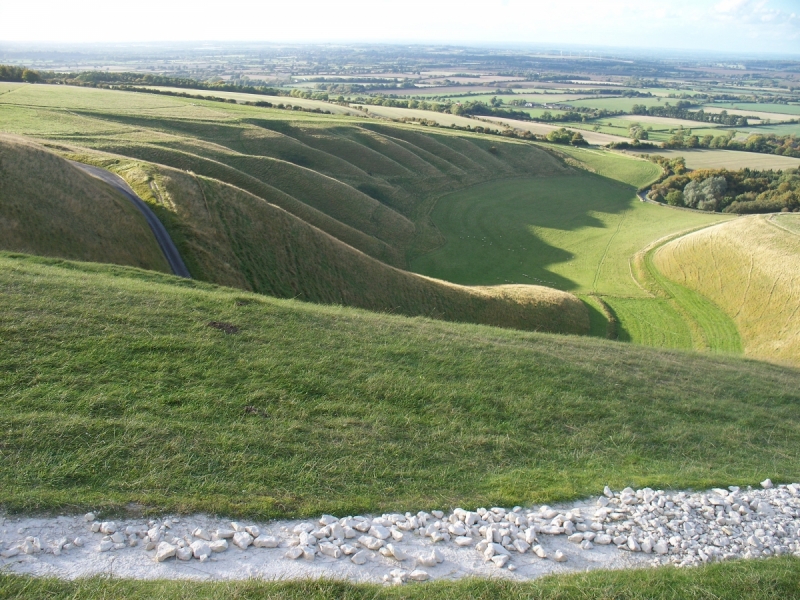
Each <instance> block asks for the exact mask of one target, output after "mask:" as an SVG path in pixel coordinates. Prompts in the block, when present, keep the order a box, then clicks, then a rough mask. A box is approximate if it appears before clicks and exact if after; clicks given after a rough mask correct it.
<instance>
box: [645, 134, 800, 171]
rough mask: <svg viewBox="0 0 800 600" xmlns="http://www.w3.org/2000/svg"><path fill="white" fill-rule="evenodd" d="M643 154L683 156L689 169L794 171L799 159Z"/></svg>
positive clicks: (745, 154)
mask: <svg viewBox="0 0 800 600" xmlns="http://www.w3.org/2000/svg"><path fill="white" fill-rule="evenodd" d="M759 129H760V128H759ZM636 152H639V151H638V150H637V151H636ZM643 152H645V153H648V154H658V155H660V156H666V157H668V158H673V157H676V156H683V157H684V158H685V159H686V166H687V167H689V168H690V169H731V170H736V169H744V168H749V169H796V168H798V167H800V158H792V157H790V156H778V155H776V154H759V153H756V152H739V151H737V150H703V149H700V150H689V149H681V150H666V149H661V148H655V149H652V150H643Z"/></svg>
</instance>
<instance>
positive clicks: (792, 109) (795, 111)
mask: <svg viewBox="0 0 800 600" xmlns="http://www.w3.org/2000/svg"><path fill="white" fill-rule="evenodd" d="M713 106H714V107H720V108H724V109H726V110H728V112H730V110H729V109H735V110H744V111H750V110H754V111H757V112H762V113H766V114H773V113H779V114H782V115H795V117H797V116H800V104H767V103H762V102H751V103H749V104H748V103H747V102H735V103H734V102H731V103H727V104H726V103H724V102H715V103H714V104H713Z"/></svg>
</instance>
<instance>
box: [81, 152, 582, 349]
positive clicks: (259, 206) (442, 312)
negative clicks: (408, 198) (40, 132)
mask: <svg viewBox="0 0 800 600" xmlns="http://www.w3.org/2000/svg"><path fill="white" fill-rule="evenodd" d="M84 158H85V159H93V160H94V162H95V163H97V164H106V165H107V166H111V167H112V168H114V169H115V170H117V171H118V172H119V173H120V174H122V175H124V176H125V177H126V178H127V179H128V180H129V181H131V182H133V183H134V184H135V187H136V189H137V191H138V192H139V193H140V194H141V196H142V197H144V198H147V199H149V200H150V202H151V204H154V205H155V206H156V207H157V210H158V212H159V214H160V215H162V218H163V220H164V222H165V223H167V224H168V226H169V227H170V229H171V230H172V231H174V232H175V234H176V238H177V240H178V242H177V243H178V244H179V248H180V249H181V252H182V254H183V255H184V256H185V257H186V260H187V261H188V264H189V265H190V269H191V270H192V272H193V273H196V277H199V278H200V279H203V280H205V281H212V282H215V283H219V284H222V285H228V286H232V287H237V288H241V289H245V290H251V291H256V292H259V293H262V294H269V295H271V296H277V297H283V298H296V299H300V300H306V301H311V302H321V303H326V304H343V305H346V306H356V307H360V308H366V309H370V310H375V311H380V312H392V313H398V314H405V315H411V316H414V315H424V316H428V317H433V318H439V319H444V320H448V321H462V322H472V323H482V324H486V325H497V326H502V327H514V328H517V329H525V330H539V331H553V332H562V333H585V332H586V331H587V330H588V318H587V313H586V309H585V307H584V306H583V305H582V304H581V303H580V301H579V300H578V299H577V298H575V297H574V296H572V295H571V294H567V293H564V292H560V291H558V290H554V289H551V288H546V287H541V286H531V285H527V286H523V285H516V286H513V285H508V286H493V287H465V286H458V285H453V284H450V283H447V282H444V281H437V280H434V279H429V278H426V277H421V276H419V275H416V274H413V273H409V272H407V271H402V270H400V269H396V268H393V267H390V266H387V265H385V264H383V263H381V262H379V261H377V260H375V259H373V258H371V257H370V256H367V255H365V254H363V253H361V252H358V251H357V250H354V249H353V248H352V247H350V246H348V245H346V244H344V243H342V242H340V241H339V240H337V239H336V238H333V237H332V236H329V235H327V234H325V233H324V232H322V231H320V230H319V229H317V228H315V227H312V226H310V225H309V224H307V223H305V222H303V221H302V220H300V219H298V218H297V217H295V216H294V215H292V214H290V213H288V212H286V211H284V210H282V209H280V208H278V207H276V206H274V205H272V204H270V203H267V202H265V201H264V200H263V199H262V198H259V197H256V196H254V195H252V194H250V193H248V192H246V191H244V190H241V189H238V188H235V187H233V186H230V185H228V184H225V183H222V182H220V181H217V180H214V179H209V178H206V177H202V176H198V175H191V174H187V173H185V172H182V171H177V170H175V169H170V168H166V167H156V166H154V165H150V164H142V163H137V162H135V161H125V160H122V161H120V160H119V159H113V158H112V159H107V158H105V159H104V158H103V157H102V156H97V155H93V156H92V155H90V156H85V157H84ZM162 198H164V200H162Z"/></svg>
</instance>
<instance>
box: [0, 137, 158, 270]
mask: <svg viewBox="0 0 800 600" xmlns="http://www.w3.org/2000/svg"><path fill="white" fill-rule="evenodd" d="M0 249H2V250H13V251H18V252H28V253H31V254H40V255H44V256H59V257H64V258H72V259H76V260H89V261H102V262H109V263H116V264H120V265H129V266H134V267H141V268H145V269H153V270H156V271H162V272H165V273H169V272H170V269H169V266H168V265H167V262H166V259H165V258H164V255H163V254H162V252H161V249H160V248H159V246H158V243H157V242H156V240H155V237H154V236H153V233H152V231H151V230H150V227H149V226H148V225H147V222H146V221H145V219H144V217H143V216H142V215H141V213H140V212H139V211H138V210H137V209H136V207H134V206H133V204H131V202H130V201H129V200H128V199H127V198H124V197H123V196H122V195H121V194H119V193H117V192H116V191H115V190H114V189H113V188H111V187H110V186H109V185H107V184H105V183H103V182H101V181H99V180H97V179H95V178H94V177H91V176H89V175H87V174H85V173H83V172H81V171H80V170H79V169H76V168H75V167H73V166H72V165H70V164H69V163H68V162H67V161H65V160H64V159H62V158H60V157H58V156H56V155H54V154H52V153H51V152H48V151H47V150H46V149H45V148H43V147H41V146H39V145H38V144H33V143H31V142H29V141H26V140H25V139H24V138H19V137H16V136H7V135H0Z"/></svg>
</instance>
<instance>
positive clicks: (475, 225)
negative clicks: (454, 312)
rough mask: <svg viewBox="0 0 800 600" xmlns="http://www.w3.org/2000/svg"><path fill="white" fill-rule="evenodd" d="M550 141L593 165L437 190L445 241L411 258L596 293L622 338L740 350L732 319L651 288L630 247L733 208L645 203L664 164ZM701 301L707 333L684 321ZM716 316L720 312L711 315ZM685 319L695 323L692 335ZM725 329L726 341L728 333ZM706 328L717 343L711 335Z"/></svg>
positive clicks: (495, 278) (481, 275)
mask: <svg viewBox="0 0 800 600" xmlns="http://www.w3.org/2000/svg"><path fill="white" fill-rule="evenodd" d="M554 150H555V151H557V152H558V153H560V154H562V155H564V156H566V157H567V158H568V160H571V161H573V162H574V161H578V162H579V163H580V164H581V165H583V166H584V167H586V168H589V169H591V170H593V171H594V172H595V173H593V174H592V173H581V172H579V173H578V174H577V175H569V176H556V177H549V178H541V179H517V180H508V181H504V182H495V183H492V184H485V185H479V186H475V187H473V188H470V189H468V190H465V191H462V192H457V193H454V194H451V195H448V196H445V197H443V198H441V199H440V200H439V201H438V203H437V204H436V206H435V207H434V210H433V212H432V214H431V218H432V220H433V222H434V223H435V224H436V226H437V227H438V228H439V230H440V231H441V233H442V235H443V236H444V237H445V239H446V240H447V242H446V243H445V244H444V245H443V246H441V247H440V248H439V249H437V250H434V251H432V252H430V253H428V254H425V255H422V256H420V257H419V258H417V259H416V260H414V261H413V262H412V264H411V267H412V269H414V270H415V271H417V272H419V273H423V274H425V275H430V276H432V277H438V278H441V279H446V280H448V281H454V282H457V283H461V284H467V285H476V284H483V285H488V284H492V283H494V284H499V283H536V284H540V285H548V286H552V287H556V288H559V289H563V290H568V291H572V292H574V293H578V294H582V295H586V294H597V295H599V296H601V297H602V298H603V299H604V300H605V301H606V302H607V303H608V304H609V306H611V307H612V308H613V309H614V310H617V308H618V309H619V312H618V314H617V317H618V320H619V332H618V334H619V335H618V339H620V340H623V341H632V342H635V343H639V344H644V345H650V346H659V347H667V348H692V347H697V348H706V347H709V346H713V347H718V346H719V347H720V349H723V347H724V349H726V350H730V351H737V349H740V344H738V343H737V342H736V339H738V337H737V335H738V334H737V333H736V328H735V327H733V329H731V328H730V327H727V328H723V329H719V327H718V325H720V323H721V322H722V321H724V322H725V323H726V324H727V325H730V323H729V322H728V321H729V320H728V319H727V318H725V317H724V315H723V314H721V313H718V312H714V311H712V310H711V309H710V308H709V307H708V306H707V305H706V304H705V303H703V301H702V298H692V299H689V298H685V300H686V302H685V303H684V304H685V305H686V308H685V309H679V308H678V307H676V306H672V305H671V304H670V303H669V302H667V301H666V300H664V299H659V298H657V297H653V295H652V294H651V293H650V292H649V291H647V290H646V289H645V288H643V287H642V286H641V285H640V283H639V282H638V281H637V280H636V279H635V278H634V274H633V271H632V269H631V261H632V259H633V257H634V255H636V253H637V252H638V251H639V250H641V249H642V248H643V247H645V246H647V245H648V244H649V243H650V242H651V241H653V240H656V239H659V238H661V237H663V236H666V235H669V234H671V233H674V232H678V231H682V230H686V229H690V228H696V227H698V226H704V225H709V224H712V223H715V222H718V221H722V220H726V219H730V218H731V217H728V216H722V215H714V214H703V213H691V212H688V211H677V210H671V209H668V208H665V207H659V206H653V205H651V204H644V203H642V202H639V200H638V199H637V198H636V188H637V187H640V186H642V185H646V184H647V183H649V182H650V181H652V180H653V179H655V178H656V177H657V176H658V174H659V172H660V169H659V168H658V167H657V166H656V165H654V164H653V163H650V162H648V161H644V160H636V159H630V158H628V157H625V156H622V155H620V154H618V153H614V152H608V151H601V150H593V149H580V148H571V147H557V148H555V149H554ZM670 285H671V283H670ZM658 289H659V290H660V289H661V288H660V287H659V288H658ZM684 291H685V292H686V293H683V291H682V292H681V293H678V292H675V295H677V296H680V298H682V299H684V296H686V294H688V293H689V290H684ZM587 304H588V305H589V307H590V309H591V306H592V304H591V302H588V303H587ZM682 306H683V305H682ZM695 309H696V310H697V311H699V313H700V314H699V315H698V319H700V320H701V321H702V322H703V323H704V324H705V325H706V326H707V328H708V333H707V334H701V333H699V332H700V331H701V330H702V331H705V329H703V328H702V327H701V326H700V325H697V324H696V321H693V320H689V321H687V322H684V321H685V320H686V319H691V317H690V314H691V313H692V311H693V310H695ZM681 310H683V311H684V312H681ZM686 311H688V312H686ZM710 315H714V316H716V317H718V318H717V319H711V321H708V318H706V317H709V316H710ZM590 317H591V318H592V325H591V327H592V333H593V335H598V334H599V333H600V332H602V331H603V326H602V324H601V322H600V321H601V319H602V316H601V315H600V314H598V313H596V312H592V311H591V310H590ZM704 318H705V320H704ZM709 318H710V317H709ZM712 324H713V326H712ZM687 327H689V328H692V327H694V329H695V330H696V333H695V337H694V342H693V338H692V335H690V334H689V333H690V332H689V330H687ZM714 332H716V334H717V337H715V333H714ZM726 334H730V335H729V338H730V340H729V341H730V347H728V346H726V345H725V344H727V343H728V342H725V341H723V339H722V338H724V337H725V335H726ZM707 336H711V339H712V342H710V343H706V337H707ZM718 336H722V338H720V339H718ZM715 340H716V341H715Z"/></svg>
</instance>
